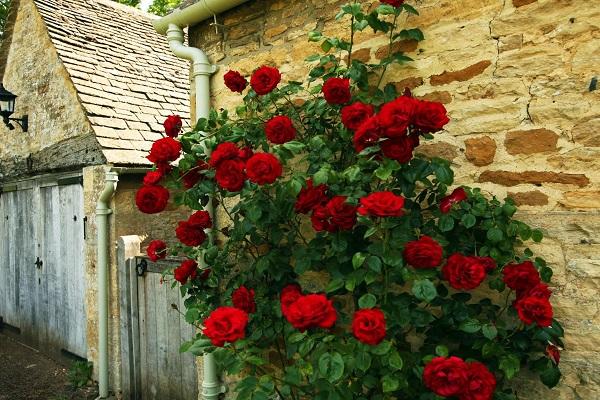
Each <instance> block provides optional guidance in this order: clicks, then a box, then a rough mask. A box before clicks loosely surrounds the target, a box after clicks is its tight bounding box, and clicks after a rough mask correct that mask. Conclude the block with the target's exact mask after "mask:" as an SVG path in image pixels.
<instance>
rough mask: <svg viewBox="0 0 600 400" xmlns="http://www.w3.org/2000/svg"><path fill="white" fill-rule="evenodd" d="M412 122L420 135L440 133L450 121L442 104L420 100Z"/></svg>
mask: <svg viewBox="0 0 600 400" xmlns="http://www.w3.org/2000/svg"><path fill="white" fill-rule="evenodd" d="M412 122H413V125H414V126H415V128H416V129H417V130H418V131H419V132H420V133H432V132H437V131H441V130H442V129H443V128H444V125H446V124H447V123H448V122H450V119H449V118H448V116H447V115H446V107H444V105H443V104H442V103H437V102H433V101H425V100H420V101H418V103H417V108H416V110H415V114H414V115H413V120H412Z"/></svg>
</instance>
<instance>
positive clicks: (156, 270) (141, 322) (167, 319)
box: [119, 257, 198, 400]
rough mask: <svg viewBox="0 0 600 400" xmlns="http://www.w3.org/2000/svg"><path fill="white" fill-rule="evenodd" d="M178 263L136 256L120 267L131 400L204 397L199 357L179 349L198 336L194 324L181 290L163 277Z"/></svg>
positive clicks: (124, 360) (126, 394)
mask: <svg viewBox="0 0 600 400" xmlns="http://www.w3.org/2000/svg"><path fill="white" fill-rule="evenodd" d="M178 264H179V262H177V261H161V262H158V263H153V262H151V261H150V260H148V259H147V258H145V257H133V258H129V259H127V260H126V261H125V268H122V270H121V271H120V276H119V277H120V287H121V354H122V379H123V382H122V390H123V395H124V398H125V399H135V400H165V399H169V400H197V399H198V376H197V370H196V357H194V356H193V355H192V354H190V353H183V354H181V353H179V347H180V346H181V344H182V343H183V342H185V341H188V340H190V339H192V338H193V336H194V327H193V326H191V325H190V324H188V323H187V322H186V321H185V318H184V317H183V316H182V315H181V314H180V313H179V312H178V311H177V309H178V310H181V311H182V312H184V311H185V306H184V304H183V299H182V298H181V295H180V292H179V290H178V288H171V285H170V284H169V283H163V282H162V281H161V273H162V272H163V271H164V270H165V269H168V268H173V267H174V266H177V265H178ZM121 265H123V264H121ZM173 305H175V306H176V307H177V309H175V307H173Z"/></svg>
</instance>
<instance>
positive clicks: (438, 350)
mask: <svg viewBox="0 0 600 400" xmlns="http://www.w3.org/2000/svg"><path fill="white" fill-rule="evenodd" d="M435 354H437V355H438V356H440V357H448V354H449V352H448V348H447V347H446V346H444V345H441V344H440V345H438V346H435Z"/></svg>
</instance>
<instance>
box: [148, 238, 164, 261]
mask: <svg viewBox="0 0 600 400" xmlns="http://www.w3.org/2000/svg"><path fill="white" fill-rule="evenodd" d="M146 254H148V257H149V258H150V259H151V260H152V261H154V262H157V261H158V260H162V259H163V258H165V257H166V256H167V244H166V243H165V242H163V241H162V240H153V241H151V242H150V244H149V245H148V248H147V249H146Z"/></svg>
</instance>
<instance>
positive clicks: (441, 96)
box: [416, 91, 452, 104]
mask: <svg viewBox="0 0 600 400" xmlns="http://www.w3.org/2000/svg"><path fill="white" fill-rule="evenodd" d="M416 97H418V98H419V99H421V100H427V101H436V102H438V103H442V104H448V103H451V102H452V94H451V93H450V92H447V91H436V92H429V93H426V94H423V95H421V96H416Z"/></svg>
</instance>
